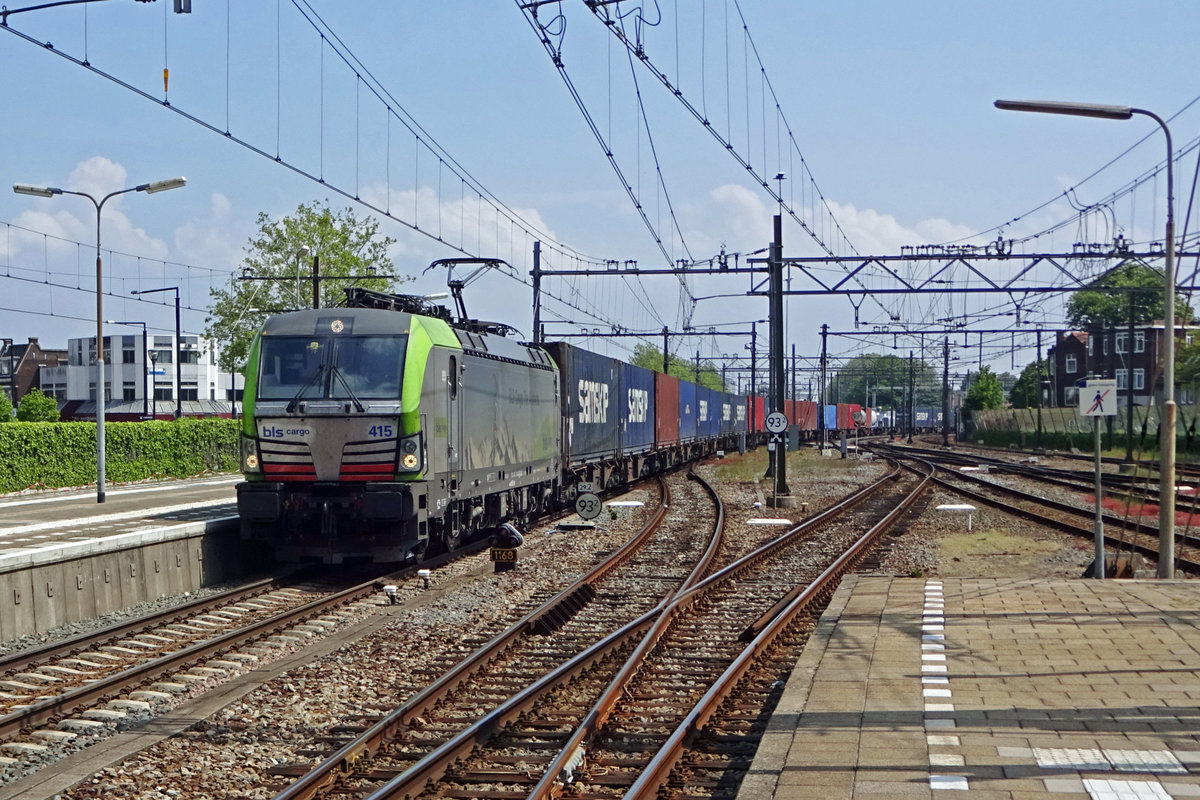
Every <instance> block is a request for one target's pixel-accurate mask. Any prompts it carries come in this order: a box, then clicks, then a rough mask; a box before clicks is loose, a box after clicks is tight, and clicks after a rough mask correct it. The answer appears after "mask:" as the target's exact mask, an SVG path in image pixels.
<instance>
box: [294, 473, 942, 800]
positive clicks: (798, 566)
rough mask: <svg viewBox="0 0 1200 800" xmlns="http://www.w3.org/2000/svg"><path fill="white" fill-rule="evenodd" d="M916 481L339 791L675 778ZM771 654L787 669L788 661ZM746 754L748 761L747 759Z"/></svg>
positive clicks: (759, 559) (822, 523) (549, 786)
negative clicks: (695, 742)
mask: <svg viewBox="0 0 1200 800" xmlns="http://www.w3.org/2000/svg"><path fill="white" fill-rule="evenodd" d="M901 483H903V484H905V485H904V487H903V488H899V484H901ZM917 484H918V482H917V481H915V480H911V479H906V478H900V477H899V473H898V471H893V472H892V473H890V474H889V475H888V476H887V477H886V478H884V479H882V480H880V481H878V482H876V483H875V484H873V485H872V486H871V487H869V488H868V489H864V490H861V491H859V492H856V493H855V494H854V495H852V496H851V497H850V498H847V499H846V500H844V501H843V502H842V503H840V504H838V505H837V506H836V507H835V508H832V509H830V510H828V511H826V512H824V513H822V514H820V515H818V516H816V517H814V518H813V519H811V520H809V521H806V522H805V523H803V524H801V525H799V526H797V527H795V528H793V529H792V530H791V531H790V532H789V533H788V534H786V535H785V536H783V537H778V538H777V539H776V540H775V541H774V542H772V543H771V544H768V545H766V546H764V547H761V548H759V549H758V550H756V551H755V552H753V553H751V554H749V555H747V556H745V557H743V558H741V559H739V560H737V561H736V562H734V563H733V564H730V565H729V566H727V567H725V568H723V569H721V570H720V571H719V572H716V573H714V574H713V575H712V576H710V577H709V578H706V579H705V580H703V581H701V582H699V583H698V584H696V586H695V587H693V588H687V587H686V586H684V585H681V586H680V588H679V589H678V590H677V591H676V592H674V594H673V596H672V597H671V598H670V601H669V602H666V603H661V604H659V605H658V606H656V607H655V608H653V609H651V610H649V611H647V612H646V613H644V614H642V615H641V616H640V617H639V618H637V619H635V620H633V621H631V622H630V623H628V624H627V625H625V626H624V627H623V628H622V629H620V630H618V631H616V632H615V633H613V634H612V635H611V636H609V637H607V638H604V639H602V640H600V641H597V642H596V643H595V644H593V645H592V646H590V647H588V648H587V649H585V650H583V651H582V652H580V653H579V654H578V655H577V656H575V657H574V658H572V659H571V660H569V661H567V662H566V663H564V664H563V665H562V666H561V667H560V668H558V669H556V670H555V671H553V672H551V673H548V674H546V675H543V676H542V677H540V678H538V679H537V680H535V681H533V682H531V683H529V684H527V685H526V686H525V688H523V689H521V690H520V691H519V692H517V693H515V694H514V695H513V696H512V697H511V698H509V699H508V700H507V701H505V702H504V703H502V704H501V705H499V706H497V707H496V708H495V709H494V710H493V711H491V712H489V713H488V714H486V715H484V716H483V717H482V718H481V719H478V720H477V721H476V722H475V723H474V724H472V725H471V726H470V727H469V728H466V729H464V730H462V731H461V732H460V733H459V734H458V735H457V736H455V737H454V738H453V739H450V740H448V741H446V742H445V743H443V744H442V745H440V746H439V747H438V748H436V749H434V750H431V751H430V752H428V754H426V755H425V756H424V757H422V758H420V759H417V760H414V761H415V763H409V764H408V765H407V766H405V765H403V764H399V763H397V764H394V765H392V766H390V767H388V768H386V769H384V768H381V767H380V764H379V761H378V759H376V760H375V761H372V762H371V763H370V764H362V763H346V762H342V764H341V767H342V768H344V770H345V771H346V775H345V777H344V779H343V780H342V781H340V782H339V783H338V786H337V789H336V792H337V794H338V796H339V797H341V796H344V797H370V798H372V800H381V799H382V798H391V797H413V796H421V797H451V798H468V797H471V798H474V797H489V798H516V797H520V798H524V797H549V796H558V795H559V794H560V793H563V792H564V791H565V792H566V793H567V794H566V795H564V796H578V797H612V796H619V795H620V794H621V793H623V792H624V791H626V790H628V789H630V788H631V787H633V786H634V785H635V783H636V782H637V781H638V780H640V779H641V776H643V775H645V774H647V773H648V772H650V769H649V767H650V765H651V764H652V763H655V764H656V767H655V775H661V776H669V775H670V774H671V767H670V766H669V765H670V764H673V763H675V760H677V759H678V758H680V756H681V754H682V753H684V750H683V749H678V748H674V747H673V748H671V749H670V751H671V753H672V755H670V756H664V757H663V758H666V759H668V760H667V761H666V762H656V761H655V758H656V754H657V753H658V752H659V751H660V750H662V749H663V748H664V746H666V745H668V744H670V743H672V742H674V741H676V739H675V737H676V736H678V737H679V739H678V741H680V742H683V741H687V740H689V739H691V738H692V735H691V734H689V733H687V732H686V731H687V730H690V729H691V728H690V726H701V727H702V726H703V725H704V722H705V721H706V720H707V719H708V718H709V717H710V716H711V712H712V709H713V708H715V704H719V703H720V702H722V700H723V699H724V697H725V696H726V695H728V694H729V692H731V691H732V686H733V685H734V684H736V683H737V682H738V680H739V679H740V678H741V677H743V676H744V675H747V674H751V673H750V668H751V666H752V665H753V664H754V663H755V662H756V660H757V659H756V656H757V654H761V653H765V652H768V651H769V643H770V642H772V641H774V640H775V639H777V638H778V635H779V633H780V631H783V630H785V629H787V626H788V625H789V624H791V623H792V622H793V621H795V620H797V619H799V617H798V616H797V615H799V614H801V613H802V611H801V610H802V609H809V610H810V613H815V612H811V609H813V606H814V604H815V603H817V602H819V600H820V599H823V598H827V597H828V595H829V594H830V593H831V592H832V590H833V588H835V586H836V581H837V579H838V577H840V576H841V575H842V574H844V572H845V571H846V570H847V569H850V568H851V567H852V565H853V564H854V563H856V561H857V560H858V559H860V558H861V557H862V556H863V554H864V553H865V552H866V551H867V550H868V549H869V547H870V545H871V544H872V543H873V542H874V541H876V538H877V536H878V535H879V533H880V532H881V531H882V530H883V529H884V527H885V525H886V523H882V522H880V520H881V519H882V518H885V517H886V518H888V521H889V522H893V521H894V520H895V519H897V518H898V516H899V515H901V514H903V513H905V511H906V510H907V508H908V505H909V504H910V503H911V502H913V499H914V498H915V497H916V496H917V494H918V493H919V489H918V488H917ZM920 485H921V486H922V487H923V486H924V482H921V484H920ZM830 527H833V528H834V529H836V531H835V532H829V533H826V534H825V535H824V536H823V537H822V538H823V544H821V545H820V547H814V544H813V532H814V531H816V530H818V529H828V528H830ZM868 529H869V533H867V534H864V530H868ZM818 550H819V551H820V555H817V551H818ZM831 564H832V565H831ZM699 574H700V569H699V568H698V569H697V570H694V571H693V575H697V576H698V575H699ZM793 584H794V585H797V586H798V589H797V590H796V591H795V592H793V593H788V594H787V595H786V596H783V597H781V594H783V593H782V592H781V591H780V588H779V587H780V586H781V585H793ZM748 621H749V623H750V624H749V625H748V624H747V623H748ZM798 626H799V627H800V628H804V627H806V625H805V623H804V622H803V621H801V622H799V623H798ZM784 658H786V656H784ZM767 660H768V662H770V663H771V665H772V668H773V669H774V670H776V671H778V670H779V669H780V668H781V664H782V661H780V660H779V658H772V657H771V656H769V655H768V656H767ZM722 676H724V680H721V678H722ZM469 691H472V692H473V691H474V689H470V690H469ZM710 692H711V693H712V696H711V697H707V694H708V693H710ZM706 699H707V703H706V702H705V700H706ZM391 749H394V747H388V748H385V750H391ZM344 752H348V751H347V750H345V749H344ZM739 763H740V764H741V768H743V769H744V768H745V766H746V764H747V763H748V762H746V761H745V759H743V760H742V761H741V762H739ZM664 764H667V766H664ZM727 766H728V767H729V768H731V769H732V768H733V766H730V765H727ZM714 769H715V766H714ZM389 773H392V774H391V775H390V776H389ZM663 779H664V780H666V778H663ZM427 787H428V788H427ZM313 788H314V787H313V786H312V785H311V784H310V785H309V786H308V788H307V789H306V790H304V791H300V790H297V789H293V790H289V791H285V792H283V793H281V794H280V795H278V800H282V798H299V797H312V796H318V795H317V794H316V793H315V792H312V791H311V790H312V789H313ZM327 788H328V786H327ZM352 790H353V791H352ZM639 791H641V790H639ZM330 793H332V790H331V792H330ZM322 796H324V795H322ZM630 796H633V795H630ZM637 796H649V795H645V794H643V795H637Z"/></svg>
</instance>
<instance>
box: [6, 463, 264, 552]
mask: <svg viewBox="0 0 1200 800" xmlns="http://www.w3.org/2000/svg"><path fill="white" fill-rule="evenodd" d="M241 479H242V478H241V476H232V475H221V476H216V477H212V478H203V479H195V480H187V481H180V480H167V481H162V482H158V483H150V482H147V483H140V484H131V485H128V486H119V487H112V488H110V489H108V491H107V492H105V502H103V503H97V502H96V490H95V488H94V487H92V488H90V489H68V490H57V491H46V492H37V493H29V494H10V495H3V496H0V569H5V568H12V567H13V566H20V565H21V564H23V563H24V564H28V563H33V562H35V561H36V560H37V559H38V557H39V556H41V557H45V556H46V554H48V553H52V554H53V555H52V557H55V558H61V557H62V555H61V554H62V552H64V551H65V552H72V553H85V552H88V551H95V550H97V549H101V548H105V547H109V548H111V547H127V546H129V545H130V544H131V543H135V542H139V541H146V542H148V541H161V540H163V539H164V538H166V537H170V536H173V535H183V534H184V533H187V532H190V531H191V530H193V529H202V528H203V524H204V523H206V522H211V521H212V520H227V519H234V518H236V516H237V496H236V492H235V488H234V487H235V486H236V484H237V483H238V482H239V481H240V480H241Z"/></svg>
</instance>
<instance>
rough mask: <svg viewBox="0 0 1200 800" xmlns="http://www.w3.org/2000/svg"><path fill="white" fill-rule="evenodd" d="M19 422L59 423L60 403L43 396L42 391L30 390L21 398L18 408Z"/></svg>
mask: <svg viewBox="0 0 1200 800" xmlns="http://www.w3.org/2000/svg"><path fill="white" fill-rule="evenodd" d="M17 421H18V422H58V403H57V402H56V401H55V399H54V398H53V397H47V396H46V395H44V394H42V391H41V389H30V390H29V394H27V395H25V396H24V397H22V398H21V405H20V407H18V408H17Z"/></svg>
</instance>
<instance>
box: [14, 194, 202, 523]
mask: <svg viewBox="0 0 1200 800" xmlns="http://www.w3.org/2000/svg"><path fill="white" fill-rule="evenodd" d="M186 183H187V179H186V178H168V179H167V180H164V181H155V182H154V183H143V184H139V185H137V186H131V187H129V188H128V189H120V190H118V191H115V192H109V193H108V194H106V195H104V197H102V198H100V199H99V200H97V199H96V198H95V197H92V196H91V195H90V194H88V193H87V192H75V191H72V190H70V189H58V188H56V187H53V186H33V185H31V184H28V183H18V184H15V185H14V186H13V191H14V192H16V193H17V194H28V195H32V196H33V197H53V196H54V195H56V194H73V195H76V196H78V197H86V198H87V199H88V200H91V201H92V205H94V206H95V207H96V502H97V503H103V502H104V284H103V281H102V280H101V275H102V271H101V262H100V210H101V209H102V208H104V204H105V203H107V202H108V201H109V199H111V198H113V197H116V196H117V195H119V194H128V193H129V192H145V193H146V194H154V193H156V192H165V191H166V190H168V189H178V188H179V187H180V186H183V185H184V184H186Z"/></svg>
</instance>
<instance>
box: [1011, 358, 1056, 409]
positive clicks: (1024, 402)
mask: <svg viewBox="0 0 1200 800" xmlns="http://www.w3.org/2000/svg"><path fill="white" fill-rule="evenodd" d="M1046 374H1047V373H1046V361H1045V359H1043V360H1041V361H1034V362H1032V363H1029V364H1026V365H1025V369H1023V370H1021V374H1020V376H1018V377H1017V380H1016V383H1014V384H1013V386H1012V389H1010V390H1009V393H1008V402H1009V404H1010V405H1011V406H1012V407H1013V408H1036V407H1037V404H1038V392H1039V391H1040V387H1041V383H1042V381H1043V380H1045V376H1046Z"/></svg>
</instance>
